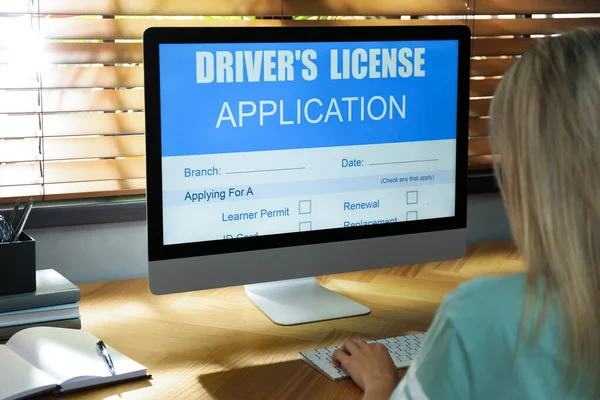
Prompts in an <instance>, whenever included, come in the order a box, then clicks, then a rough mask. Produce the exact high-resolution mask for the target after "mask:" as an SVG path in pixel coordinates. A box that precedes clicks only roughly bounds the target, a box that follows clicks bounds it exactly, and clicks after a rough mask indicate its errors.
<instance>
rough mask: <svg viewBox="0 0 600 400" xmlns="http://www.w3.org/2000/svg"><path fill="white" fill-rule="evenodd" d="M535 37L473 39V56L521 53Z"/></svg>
mask: <svg viewBox="0 0 600 400" xmlns="http://www.w3.org/2000/svg"><path fill="white" fill-rule="evenodd" d="M535 40H536V39H532V38H514V39H497V38H482V39H473V49H472V53H473V56H512V55H518V54H523V53H524V52H525V51H526V50H527V48H528V47H529V45H531V44H532V43H533V42H534V41H535Z"/></svg>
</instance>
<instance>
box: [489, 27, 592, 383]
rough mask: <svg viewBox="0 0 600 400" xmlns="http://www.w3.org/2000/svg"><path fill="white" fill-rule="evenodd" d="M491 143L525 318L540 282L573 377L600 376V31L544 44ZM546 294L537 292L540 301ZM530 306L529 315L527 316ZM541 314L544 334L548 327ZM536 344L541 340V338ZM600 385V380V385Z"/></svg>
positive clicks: (516, 85)
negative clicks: (517, 258)
mask: <svg viewBox="0 0 600 400" xmlns="http://www.w3.org/2000/svg"><path fill="white" fill-rule="evenodd" d="M490 136H491V143H492V149H493V150H494V152H496V153H497V154H499V157H500V158H499V161H497V162H495V170H496V174H497V176H498V179H499V182H500V187H501V192H502V196H503V198H504V202H505V205H506V209H507V213H508V217H509V219H510V223H511V228H512V231H513V237H514V239H515V241H516V243H517V246H518V248H519V250H520V252H521V254H522V256H523V258H524V261H525V263H526V265H527V270H528V272H527V275H528V297H527V298H528V301H527V305H526V307H525V312H524V318H523V321H524V323H523V325H525V319H526V318H527V316H528V315H529V316H533V314H535V313H533V312H531V310H532V303H533V302H535V301H536V300H535V299H536V293H537V292H536V288H539V286H540V285H539V283H540V282H541V281H543V282H544V285H543V286H544V287H545V289H544V292H543V293H542V295H541V296H538V297H541V302H542V303H543V304H544V306H543V309H544V310H546V309H547V306H548V304H549V302H550V301H552V300H551V299H552V298H556V299H557V300H558V302H559V304H560V305H561V307H560V308H561V310H562V311H561V314H560V315H561V316H562V318H563V321H564V323H565V332H564V337H563V339H564V340H565V346H566V348H567V351H568V357H569V362H570V367H571V368H570V372H571V373H572V374H568V375H569V376H568V381H569V382H570V383H571V384H573V383H574V378H575V374H578V375H579V374H583V375H582V376H581V377H582V378H584V379H586V380H590V381H591V382H595V380H596V379H597V377H598V376H600V30H596V29H588V28H585V29H584V28H582V29H576V30H573V31H570V32H567V33H565V34H563V35H561V36H557V37H550V38H545V39H541V40H539V41H537V42H536V43H535V44H534V45H532V47H531V48H530V49H529V51H528V52H527V53H526V54H525V55H524V56H523V57H522V58H521V59H520V60H519V61H518V62H517V63H516V64H515V65H514V66H513V67H511V68H510V70H509V71H508V72H507V74H506V75H505V76H504V78H503V79H502V81H501V83H500V85H499V87H498V89H497V92H496V94H495V98H494V100H493V102H492V108H491V119H490ZM538 299H539V298H538ZM528 310H529V312H528ZM544 319H545V312H542V313H540V314H538V317H537V319H535V318H534V321H536V322H535V323H536V331H537V332H538V333H539V330H540V329H541V326H542V325H543V323H544ZM534 340H535V339H534ZM595 389H596V390H597V386H596V388H595Z"/></svg>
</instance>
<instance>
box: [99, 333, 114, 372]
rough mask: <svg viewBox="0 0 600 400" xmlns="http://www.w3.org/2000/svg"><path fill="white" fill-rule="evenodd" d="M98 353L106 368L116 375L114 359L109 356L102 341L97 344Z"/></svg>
mask: <svg viewBox="0 0 600 400" xmlns="http://www.w3.org/2000/svg"><path fill="white" fill-rule="evenodd" d="M96 351H97V352H98V355H99V356H100V357H102V359H103V360H104V363H105V364H106V367H107V368H108V370H109V371H110V373H111V374H113V375H114V374H115V365H114V364H113V361H112V358H111V356H110V354H108V349H107V348H106V345H105V344H104V342H103V341H102V340H101V341H99V342H98V343H97V344H96Z"/></svg>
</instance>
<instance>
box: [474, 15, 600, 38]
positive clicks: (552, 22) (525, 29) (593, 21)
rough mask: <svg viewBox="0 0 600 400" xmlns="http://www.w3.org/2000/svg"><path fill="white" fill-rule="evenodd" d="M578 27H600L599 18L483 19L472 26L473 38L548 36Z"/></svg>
mask: <svg viewBox="0 0 600 400" xmlns="http://www.w3.org/2000/svg"><path fill="white" fill-rule="evenodd" d="M580 26H600V18H536V19H532V18H515V19H484V20H476V21H475V22H474V24H473V35H474V36H503V35H549V34H552V33H560V32H565V31H567V30H570V29H573V28H577V27H580Z"/></svg>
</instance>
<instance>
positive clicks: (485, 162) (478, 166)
mask: <svg viewBox="0 0 600 400" xmlns="http://www.w3.org/2000/svg"><path fill="white" fill-rule="evenodd" d="M492 163H493V157H492V155H491V154H487V155H483V156H472V157H469V169H470V170H482V169H490V168H491V167H492Z"/></svg>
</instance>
